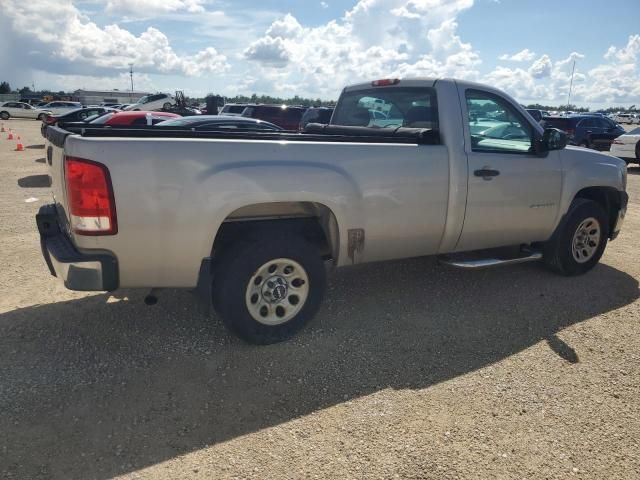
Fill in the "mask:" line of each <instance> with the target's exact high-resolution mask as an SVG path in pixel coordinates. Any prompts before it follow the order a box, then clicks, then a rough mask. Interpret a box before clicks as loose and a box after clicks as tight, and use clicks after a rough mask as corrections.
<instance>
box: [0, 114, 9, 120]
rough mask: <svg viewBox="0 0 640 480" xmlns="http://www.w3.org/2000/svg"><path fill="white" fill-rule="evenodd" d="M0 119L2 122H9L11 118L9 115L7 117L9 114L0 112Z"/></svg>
mask: <svg viewBox="0 0 640 480" xmlns="http://www.w3.org/2000/svg"><path fill="white" fill-rule="evenodd" d="M0 118H1V119H2V120H9V119H10V118H11V115H9V112H0Z"/></svg>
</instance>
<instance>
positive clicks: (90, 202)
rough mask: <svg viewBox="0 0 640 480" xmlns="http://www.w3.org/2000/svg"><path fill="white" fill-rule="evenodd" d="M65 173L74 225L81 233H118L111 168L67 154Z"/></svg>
mask: <svg viewBox="0 0 640 480" xmlns="http://www.w3.org/2000/svg"><path fill="white" fill-rule="evenodd" d="M64 176H65V182H66V186H67V203H68V205H69V214H70V217H69V218H70V221H71V227H72V228H73V231H74V232H76V233H78V234H80V235H115V234H116V233H118V225H117V222H116V203H115V200H114V198H113V188H112V186H111V178H110V176H109V170H107V167H105V166H104V165H102V164H100V163H96V162H92V161H91V160H85V159H83V158H74V157H65V163H64Z"/></svg>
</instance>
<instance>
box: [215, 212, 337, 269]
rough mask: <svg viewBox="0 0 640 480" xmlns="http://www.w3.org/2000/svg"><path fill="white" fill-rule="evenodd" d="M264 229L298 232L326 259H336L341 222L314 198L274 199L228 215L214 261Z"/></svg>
mask: <svg viewBox="0 0 640 480" xmlns="http://www.w3.org/2000/svg"><path fill="white" fill-rule="evenodd" d="M261 231H263V232H266V231H278V232H282V231H287V232H291V233H296V234H298V235H300V236H302V237H303V238H305V239H306V240H307V241H308V242H309V243H310V244H311V245H313V246H314V247H316V249H317V250H318V252H319V253H320V255H321V256H322V258H323V259H325V260H333V261H334V262H335V261H336V260H337V256H338V245H339V243H338V242H339V240H338V238H339V236H338V224H337V221H336V218H335V215H334V214H333V212H332V211H331V210H330V209H329V208H328V207H326V206H325V205H322V204H319V203H315V202H272V203H263V204H253V205H247V206H245V207H242V208H240V209H238V210H235V211H234V212H232V213H231V214H230V215H229V216H228V217H227V218H226V219H225V221H224V222H223V223H222V225H221V226H220V228H219V229H218V233H217V234H216V238H215V240H214V243H213V247H212V251H211V256H212V258H213V259H214V262H215V260H216V256H217V255H219V254H220V252H221V251H224V250H226V249H227V247H230V246H232V245H233V244H234V243H235V242H237V241H239V240H242V239H243V238H249V237H255V236H256V235H260V232H261Z"/></svg>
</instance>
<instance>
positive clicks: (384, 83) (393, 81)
mask: <svg viewBox="0 0 640 480" xmlns="http://www.w3.org/2000/svg"><path fill="white" fill-rule="evenodd" d="M398 83H400V79H399V78H383V79H382V80H374V81H373V82H371V86H372V87H388V86H389V85H397V84H398Z"/></svg>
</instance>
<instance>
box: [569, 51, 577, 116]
mask: <svg viewBox="0 0 640 480" xmlns="http://www.w3.org/2000/svg"><path fill="white" fill-rule="evenodd" d="M575 71H576V59H575V58H574V59H573V68H572V69H571V82H570V83H569V96H568V97H567V111H569V105H571V89H572V88H573V74H574V73H575Z"/></svg>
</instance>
